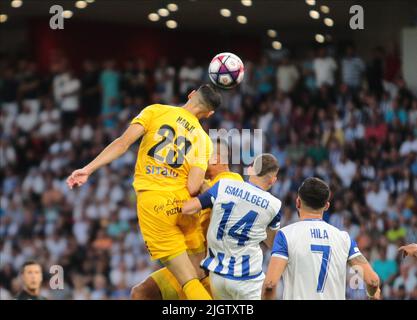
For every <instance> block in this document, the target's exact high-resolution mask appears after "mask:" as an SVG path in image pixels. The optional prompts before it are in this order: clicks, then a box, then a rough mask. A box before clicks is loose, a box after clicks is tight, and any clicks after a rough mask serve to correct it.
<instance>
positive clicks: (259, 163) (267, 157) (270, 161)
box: [253, 153, 279, 177]
mask: <svg viewBox="0 0 417 320" xmlns="http://www.w3.org/2000/svg"><path fill="white" fill-rule="evenodd" d="M253 169H254V170H255V174H256V175H257V176H258V177H263V176H264V175H266V174H268V173H271V172H277V171H278V170H279V165H278V160H277V158H275V157H274V156H273V155H272V154H270V153H263V154H261V155H259V156H257V157H256V158H255V160H254V161H253Z"/></svg>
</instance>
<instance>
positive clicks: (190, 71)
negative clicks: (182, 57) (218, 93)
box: [178, 58, 203, 99]
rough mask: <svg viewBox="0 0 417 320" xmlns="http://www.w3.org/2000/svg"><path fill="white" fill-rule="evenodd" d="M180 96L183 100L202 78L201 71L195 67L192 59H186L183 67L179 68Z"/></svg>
mask: <svg viewBox="0 0 417 320" xmlns="http://www.w3.org/2000/svg"><path fill="white" fill-rule="evenodd" d="M178 77H179V81H180V94H181V98H182V99H185V98H186V95H187V94H188V93H189V92H190V91H191V90H193V89H195V88H196V87H198V84H199V83H200V82H201V80H202V78H203V69H202V68H201V67H199V66H196V65H195V63H194V59H192V58H187V60H186V61H185V65H184V66H182V67H181V69H180V72H179V75H178Z"/></svg>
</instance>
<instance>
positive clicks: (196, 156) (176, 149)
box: [131, 104, 213, 191]
mask: <svg viewBox="0 0 417 320" xmlns="http://www.w3.org/2000/svg"><path fill="white" fill-rule="evenodd" d="M131 124H140V125H142V126H143V127H144V129H145V133H144V135H143V137H142V141H141V143H140V146H139V151H138V158H137V161H136V166H135V176H134V181H133V187H134V188H135V190H136V191H145V190H153V191H159V190H160V191H175V190H180V189H184V188H186V186H187V178H188V174H189V172H190V169H191V168H192V167H194V166H195V167H199V168H201V169H203V170H204V171H205V170H206V169H207V165H208V160H209V159H210V156H211V153H212V151H213V143H212V142H211V140H210V138H209V136H208V134H207V133H206V132H205V131H204V130H203V128H202V127H201V124H200V122H199V121H198V119H197V117H196V116H195V115H193V114H192V113H191V112H189V111H188V110H186V109H184V108H181V107H174V106H168V105H161V104H153V105H150V106H148V107H146V108H144V109H143V110H142V111H141V112H140V113H139V115H138V116H137V117H136V118H134V119H133V120H132V122H131Z"/></svg>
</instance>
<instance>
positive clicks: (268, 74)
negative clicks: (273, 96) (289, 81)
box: [255, 56, 274, 97]
mask: <svg viewBox="0 0 417 320" xmlns="http://www.w3.org/2000/svg"><path fill="white" fill-rule="evenodd" d="M273 76H274V68H273V67H272V66H271V65H270V63H269V59H268V57H267V56H263V57H262V58H261V61H260V63H259V66H258V67H257V68H256V69H255V82H256V84H257V90H256V92H257V94H258V95H259V96H260V97H266V95H268V94H269V93H271V92H272V90H273V84H272V79H273Z"/></svg>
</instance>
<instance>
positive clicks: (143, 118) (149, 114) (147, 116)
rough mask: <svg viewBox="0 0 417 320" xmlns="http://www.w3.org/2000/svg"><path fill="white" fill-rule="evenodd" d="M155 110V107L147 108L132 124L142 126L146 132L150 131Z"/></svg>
mask: <svg viewBox="0 0 417 320" xmlns="http://www.w3.org/2000/svg"><path fill="white" fill-rule="evenodd" d="M154 109H155V107H154V106H153V105H151V106H147V107H146V108H144V109H143V110H142V111H141V112H140V113H139V114H138V115H137V116H136V117H135V118H133V120H132V121H131V122H130V124H140V125H141V126H142V127H144V128H145V132H146V131H148V129H149V125H150V124H151V121H152V118H153V111H154Z"/></svg>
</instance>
